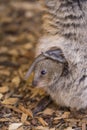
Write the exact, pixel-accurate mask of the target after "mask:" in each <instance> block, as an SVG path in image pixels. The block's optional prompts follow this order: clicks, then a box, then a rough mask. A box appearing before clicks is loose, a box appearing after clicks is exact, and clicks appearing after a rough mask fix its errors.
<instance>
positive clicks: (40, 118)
mask: <svg viewBox="0 0 87 130" xmlns="http://www.w3.org/2000/svg"><path fill="white" fill-rule="evenodd" d="M38 120H39V122H40V123H41V124H42V125H43V126H47V125H48V124H47V122H46V121H45V120H44V119H43V118H42V117H39V118H38Z"/></svg>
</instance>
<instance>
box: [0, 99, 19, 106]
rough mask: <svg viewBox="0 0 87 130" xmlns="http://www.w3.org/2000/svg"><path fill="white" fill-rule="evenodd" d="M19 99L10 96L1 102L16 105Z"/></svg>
mask: <svg viewBox="0 0 87 130" xmlns="http://www.w3.org/2000/svg"><path fill="white" fill-rule="evenodd" d="M18 100H19V99H18V98H8V99H5V100H4V101H2V102H1V103H2V104H5V105H8V104H10V105H14V104H16V103H17V102H18Z"/></svg>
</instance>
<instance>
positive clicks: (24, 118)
mask: <svg viewBox="0 0 87 130" xmlns="http://www.w3.org/2000/svg"><path fill="white" fill-rule="evenodd" d="M27 118H28V115H27V114H25V113H22V116H21V122H22V123H24V122H25V121H26V120H27Z"/></svg>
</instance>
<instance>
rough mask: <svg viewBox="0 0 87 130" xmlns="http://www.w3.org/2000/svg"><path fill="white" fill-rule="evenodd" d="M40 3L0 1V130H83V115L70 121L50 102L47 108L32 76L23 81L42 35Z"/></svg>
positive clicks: (66, 112) (68, 114)
mask: <svg viewBox="0 0 87 130" xmlns="http://www.w3.org/2000/svg"><path fill="white" fill-rule="evenodd" d="M41 3H42V1H37V0H15V1H14V0H2V1H0V130H86V129H87V128H86V125H87V115H86V114H81V113H79V114H77V117H74V116H73V114H71V112H70V111H69V110H68V109H65V108H58V106H57V105H56V104H55V103H53V102H52V103H51V104H50V105H48V106H47V104H48V103H49V100H50V99H48V96H47V94H45V92H44V91H43V90H38V89H35V88H33V87H32V86H31V81H32V76H31V78H30V79H29V81H27V82H26V81H24V75H25V73H26V71H27V70H28V68H29V65H30V64H31V62H32V60H33V58H34V52H35V46H36V44H37V43H38V39H39V37H40V36H41V34H42V33H43V31H42V26H41V25H42V22H43V21H42V16H43V13H44V11H43V8H42V6H41ZM44 97H45V100H44ZM44 102H45V105H46V106H47V107H46V108H45V106H44ZM38 105H39V107H38ZM39 109H41V110H42V111H39ZM35 111H36V112H37V114H34V112H35Z"/></svg>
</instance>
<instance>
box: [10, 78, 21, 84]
mask: <svg viewBox="0 0 87 130" xmlns="http://www.w3.org/2000/svg"><path fill="white" fill-rule="evenodd" d="M12 83H14V84H15V85H16V86H18V85H19V83H20V78H19V77H15V78H13V79H12Z"/></svg>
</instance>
